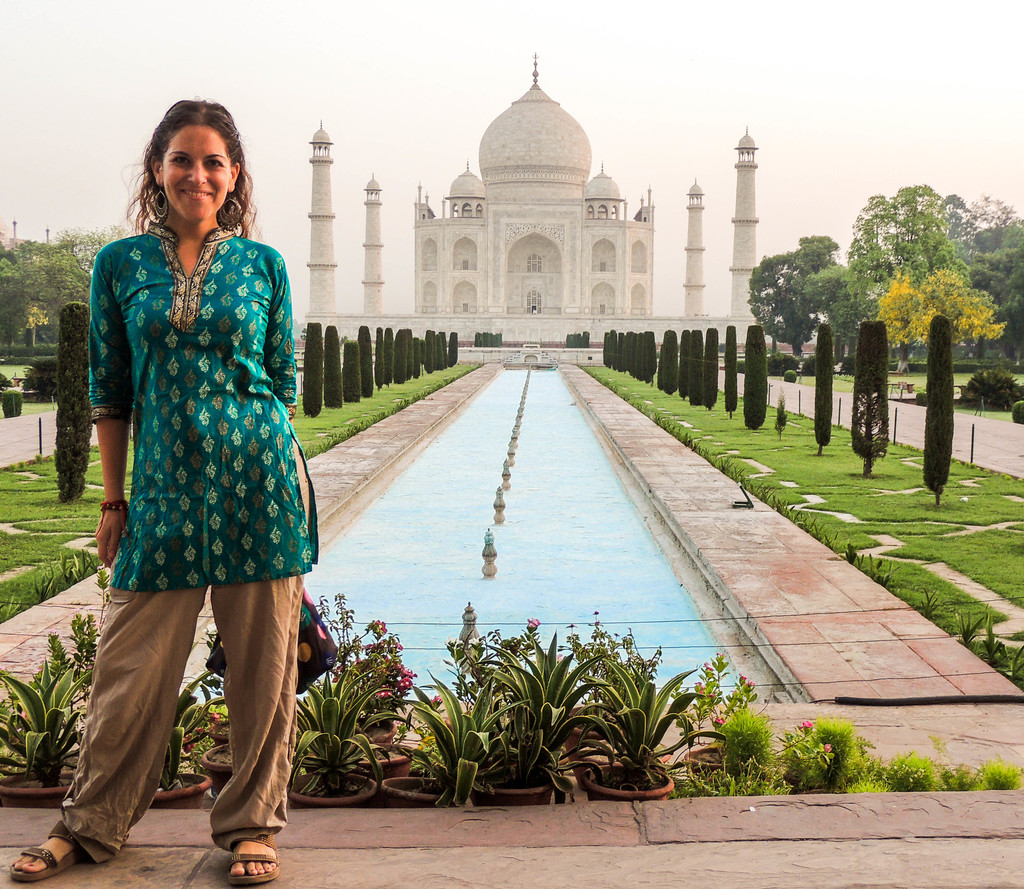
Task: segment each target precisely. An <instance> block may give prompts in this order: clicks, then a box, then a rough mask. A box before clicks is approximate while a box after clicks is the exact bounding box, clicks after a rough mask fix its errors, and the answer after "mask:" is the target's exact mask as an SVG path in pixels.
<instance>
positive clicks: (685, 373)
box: [676, 330, 692, 398]
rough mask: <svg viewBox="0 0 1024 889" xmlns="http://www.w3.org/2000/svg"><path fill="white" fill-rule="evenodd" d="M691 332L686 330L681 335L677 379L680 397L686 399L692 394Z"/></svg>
mask: <svg viewBox="0 0 1024 889" xmlns="http://www.w3.org/2000/svg"><path fill="white" fill-rule="evenodd" d="M691 342H692V339H691V337H690V331H689V330H684V331H683V332H682V333H681V334H680V335H679V375H678V377H677V378H676V388H677V389H678V390H679V397H680V398H686V397H687V395H689V394H690V343H691Z"/></svg>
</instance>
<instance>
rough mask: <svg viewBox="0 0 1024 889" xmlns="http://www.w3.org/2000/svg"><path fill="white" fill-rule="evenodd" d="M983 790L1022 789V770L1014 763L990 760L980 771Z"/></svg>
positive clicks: (979, 775)
mask: <svg viewBox="0 0 1024 889" xmlns="http://www.w3.org/2000/svg"><path fill="white" fill-rule="evenodd" d="M978 777H979V778H980V779H981V789H982V790H1017V789H1019V788H1020V777H1021V768H1020V766H1018V765H1014V764H1013V763H1012V762H1004V761H1003V760H1001V759H990V760H989V761H988V762H986V763H983V764H982V766H981V768H980V769H978Z"/></svg>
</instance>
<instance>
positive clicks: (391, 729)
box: [366, 719, 398, 747]
mask: <svg viewBox="0 0 1024 889" xmlns="http://www.w3.org/2000/svg"><path fill="white" fill-rule="evenodd" d="M397 734H398V723H396V722H395V720H393V719H386V720H385V721H384V722H378V723H377V724H376V725H373V726H370V728H368V729H367V730H366V737H368V738H369V739H370V743H372V744H379V745H380V746H381V747H390V746H391V745H392V744H394V743H395V736H396V735H397Z"/></svg>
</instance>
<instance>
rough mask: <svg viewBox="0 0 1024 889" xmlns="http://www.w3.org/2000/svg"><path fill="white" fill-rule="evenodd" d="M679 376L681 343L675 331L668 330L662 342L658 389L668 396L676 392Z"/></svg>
mask: <svg viewBox="0 0 1024 889" xmlns="http://www.w3.org/2000/svg"><path fill="white" fill-rule="evenodd" d="M678 376H679V341H678V340H677V339H676V332H675V331H674V330H666V331H665V336H664V338H663V339H662V342H661V358H660V360H659V361H658V388H659V389H661V391H662V392H664V393H665V394H666V395H671V394H672V393H673V392H675V391H676V382H677V378H678Z"/></svg>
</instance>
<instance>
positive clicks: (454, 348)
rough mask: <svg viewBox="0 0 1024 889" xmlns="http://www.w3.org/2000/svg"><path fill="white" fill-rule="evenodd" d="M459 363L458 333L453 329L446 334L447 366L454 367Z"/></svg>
mask: <svg viewBox="0 0 1024 889" xmlns="http://www.w3.org/2000/svg"><path fill="white" fill-rule="evenodd" d="M458 363H459V335H458V334H457V333H456V332H455V331H454V330H453V331H452V332H451V333H450V334H448V366H449V367H455V365H456V364H458Z"/></svg>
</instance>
